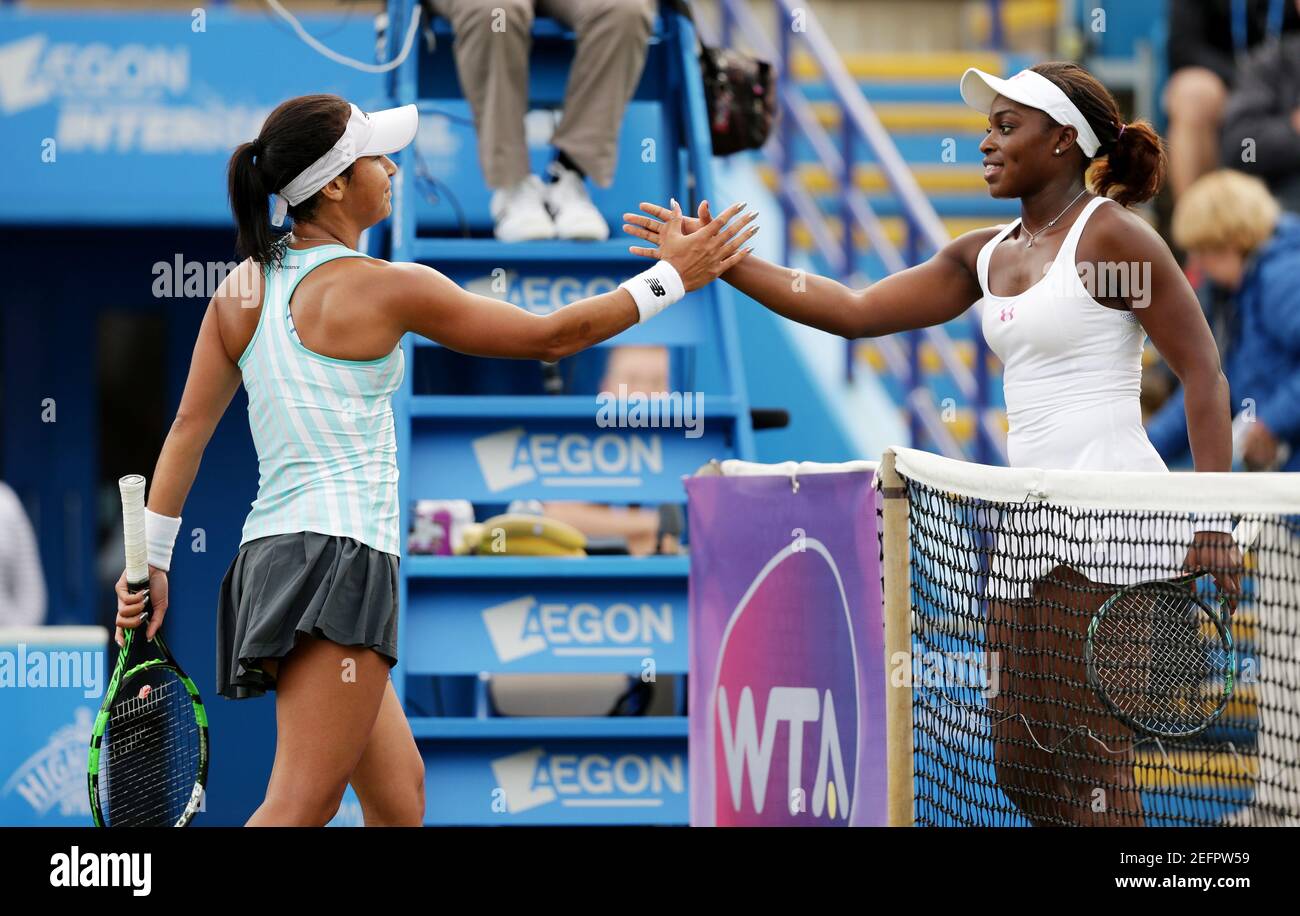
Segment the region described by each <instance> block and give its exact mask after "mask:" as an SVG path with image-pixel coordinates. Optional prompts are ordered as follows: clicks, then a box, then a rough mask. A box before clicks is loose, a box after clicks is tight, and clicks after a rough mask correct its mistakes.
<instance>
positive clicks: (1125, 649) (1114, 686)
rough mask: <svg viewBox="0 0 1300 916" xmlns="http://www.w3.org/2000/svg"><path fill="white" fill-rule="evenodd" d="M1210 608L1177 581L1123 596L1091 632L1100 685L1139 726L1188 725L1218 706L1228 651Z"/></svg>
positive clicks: (1174, 729)
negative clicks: (1211, 615) (1179, 585)
mask: <svg viewBox="0 0 1300 916" xmlns="http://www.w3.org/2000/svg"><path fill="white" fill-rule="evenodd" d="M1210 613H1211V612H1210V611H1209V610H1208V608H1206V607H1205V606H1203V605H1202V604H1201V603H1200V602H1199V601H1198V600H1197V599H1196V598H1194V597H1193V596H1192V595H1191V594H1190V593H1189V592H1187V591H1185V590H1183V589H1180V588H1179V587H1178V586H1174V585H1167V584H1164V585H1160V586H1151V587H1146V588H1139V589H1135V590H1133V591H1131V592H1128V593H1126V594H1124V595H1121V596H1120V597H1119V598H1118V599H1117V600H1116V601H1115V602H1114V603H1113V604H1112V606H1111V607H1110V608H1109V609H1107V611H1106V613H1105V615H1104V616H1103V617H1102V618H1101V620H1100V621H1099V623H1098V627H1097V630H1096V632H1095V633H1094V635H1093V651H1094V659H1093V664H1094V667H1095V670H1096V672H1097V677H1098V679H1099V681H1100V686H1101V688H1102V690H1103V691H1104V692H1105V694H1106V696H1107V698H1108V699H1109V700H1110V701H1111V702H1112V703H1114V704H1115V706H1116V707H1117V708H1118V709H1119V711H1120V712H1122V713H1124V714H1125V715H1127V716H1129V717H1130V718H1132V719H1133V720H1134V721H1135V722H1137V723H1138V724H1139V725H1140V726H1142V727H1144V728H1149V729H1152V730H1154V731H1158V732H1163V733H1170V734H1176V733H1179V732H1185V731H1191V730H1194V729H1196V728H1198V727H1199V726H1201V725H1202V724H1203V723H1205V722H1206V721H1207V720H1208V719H1209V718H1210V717H1212V716H1213V715H1214V714H1215V712H1216V711H1217V710H1218V708H1219V706H1220V705H1222V703H1223V702H1224V699H1225V695H1226V686H1227V680H1228V678H1230V677H1231V665H1232V658H1231V653H1230V651H1228V650H1227V649H1226V647H1225V646H1224V645H1223V640H1222V638H1221V637H1220V634H1219V631H1218V629H1217V627H1215V625H1214V623H1213V620H1212V619H1211V617H1210Z"/></svg>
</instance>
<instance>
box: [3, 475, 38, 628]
mask: <svg viewBox="0 0 1300 916" xmlns="http://www.w3.org/2000/svg"><path fill="white" fill-rule="evenodd" d="M44 622H45V576H44V574H43V573H42V572H41V556H40V552H39V551H38V550H37V549H36V534H35V532H33V531H32V526H31V523H30V522H29V521H28V520H27V513H26V511H24V510H23V504H22V502H21V501H20V500H19V499H18V494H17V493H15V492H14V491H13V490H12V489H10V487H9V485H8V484H6V483H4V481H0V627H34V626H40V625H41V624H43V623H44Z"/></svg>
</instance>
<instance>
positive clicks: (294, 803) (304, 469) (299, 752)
mask: <svg viewBox="0 0 1300 916" xmlns="http://www.w3.org/2000/svg"><path fill="white" fill-rule="evenodd" d="M416 121H417V116H416V109H415V106H414V105H408V106H405V107H403V108H395V109H389V110H386V111H379V112H373V113H371V114H366V113H364V112H362V111H361V110H360V109H358V108H357V107H356V106H355V105H351V104H349V103H348V102H347V101H346V100H344V99H342V98H339V97H338V96H332V95H310V96H302V97H299V98H295V99H291V100H289V101H287V102H284V103H283V104H281V105H280V106H279V107H278V108H276V109H275V110H274V111H273V112H271V114H270V115H269V116H268V117H267V119H266V121H265V123H264V124H263V125H262V129H261V132H260V133H259V135H258V137H257V139H255V140H253V141H252V142H249V143H245V144H243V145H241V146H240V147H239V148H238V149H236V150H235V152H234V155H233V156H232V157H231V160H230V166H229V174H228V183H229V194H230V202H231V208H232V210H233V212H234V218H235V221H236V223H237V224H238V239H237V247H238V250H239V253H240V255H241V256H243V257H245V258H246V260H244V261H243V263H242V264H240V265H239V267H238V269H237V270H236V271H234V272H232V273H231V274H230V276H229V277H227V279H226V281H225V282H224V283H223V284H222V287H221V289H219V290H218V291H217V294H216V295H215V296H214V297H213V298H212V301H211V302H210V303H209V305H208V309H207V314H206V315H205V316H204V319H203V323H202V326H201V328H200V331H199V337H198V341H197V343H196V344H195V348H194V355H193V358H192V361H191V364H190V374H189V379H188V381H187V382H186V386H185V391H184V394H183V396H182V398H181V404H180V409H179V410H178V412H177V415H176V419H175V421H174V423H173V424H172V427H171V430H170V432H169V433H168V436H167V440H166V442H165V444H164V445H163V449H162V453H161V455H160V456H159V458H158V464H157V467H156V468H155V470H154V474H153V478H152V479H153V485H152V488H151V491H150V493H149V508H148V515H147V532H146V533H147V537H148V541H149V564H150V567H151V568H150V587H149V593H150V594H151V595H152V599H153V607H154V610H155V613H154V615H153V617H152V618H151V620H150V621H149V626H148V635H149V636H152V635H153V634H154V633H155V632H157V630H158V628H159V626H160V625H161V624H162V621H163V617H164V614H165V612H166V607H167V589H168V582H167V570H168V569H169V567H170V562H171V551H172V547H173V544H174V543H175V539H176V535H177V532H178V531H179V528H180V521H181V520H180V515H181V508H182V505H183V503H184V501H185V497H186V495H187V494H188V492H189V490H190V487H191V486H192V484H193V482H194V478H195V475H196V474H197V472H198V468H199V461H200V458H201V457H202V454H203V450H204V448H205V447H206V445H207V443H208V440H209V438H210V437H211V435H212V432H213V429H214V428H215V427H216V425H217V422H218V421H219V420H220V418H221V416H222V414H223V413H224V412H225V410H226V407H227V406H228V405H229V403H230V400H231V398H232V397H233V396H234V394H235V390H236V389H237V388H238V387H239V385H240V383H241V382H242V383H243V385H244V387H245V388H246V389H247V392H248V420H249V425H250V427H251V429H252V434H253V442H254V444H255V445H256V447H257V456H258V464H259V468H260V481H259V485H258V492H257V499H256V501H255V502H254V503H253V506H252V511H251V512H249V515H248V519H247V522H246V523H245V525H244V532H243V539H242V542H241V544H240V548H239V552H238V554H237V555H236V557H235V559H234V562H233V563H232V564H231V566H230V569H229V571H228V572H227V573H226V576H225V579H224V581H223V582H222V584H221V590H220V597H219V601H218V610H217V615H218V616H217V688H218V692H219V693H221V694H222V695H223V696H225V697H228V698H232V699H238V698H243V697H249V696H258V695H262V694H264V693H265V692H266V691H267V690H274V691H275V692H276V722H277V729H278V732H277V743H276V754H275V763H274V767H273V769H272V773H271V779H270V784H269V785H268V787H267V792H266V797H265V800H264V801H263V802H262V804H261V806H260V807H259V808H258V809H257V810H256V811H255V812H254V813H253V815H252V817H251V818H250V819H249V821H248V823H249V824H250V825H321V824H325V823H326V822H327V821H329V820H330V819H331V818H332V817H333V816H334V814H335V813H336V812H337V810H338V806H339V802H340V800H341V798H342V796H343V791H344V789H345V788H346V786H347V785H348V784H349V783H351V785H352V787H353V788H354V789H355V790H356V793H357V796H358V798H359V799H360V801H361V807H362V811H363V813H364V815H365V821H366V824H367V825H386V824H403V825H418V824H420V823H421V822H422V821H423V817H424V766H423V761H422V759H421V757H420V754H419V752H418V750H417V749H416V745H415V741H414V739H413V737H412V735H411V729H410V727H409V725H408V724H407V722H406V718H405V716H404V715H403V713H402V709H401V705H400V704H399V702H398V699H397V696H396V694H395V692H394V689H393V685H392V683H391V681H390V679H389V668H390V667H391V666H392V665H394V664H395V663H396V660H397V650H398V647H397V564H398V557H399V555H400V550H401V547H400V543H401V532H400V531H399V530H398V519H399V512H400V507H399V506H398V497H397V478H398V467H397V446H396V440H395V436H394V424H393V412H392V407H391V397H392V394H393V392H394V391H395V390H396V389H397V386H398V385H399V383H400V381H401V378H402V373H403V354H402V350H401V348H400V346H399V342H400V340H401V338H402V335H404V334H406V333H407V332H414V333H417V334H421V335H423V336H425V337H428V338H430V339H432V340H436V341H438V342H439V343H441V344H443V345H445V346H447V347H449V348H451V349H453V350H457V351H460V352H462V353H468V354H471V355H477V356H489V357H505V358H519V359H534V360H546V361H554V360H556V359H559V358H561V357H564V356H567V355H570V354H572V353H575V352H577V351H579V350H582V349H584V348H586V347H589V346H592V345H593V344H596V343H599V342H600V341H603V340H606V339H608V338H610V337H613V336H614V335H615V334H618V333H619V332H621V331H623V330H626V329H627V328H629V327H631V326H632V325H634V324H636V323H637V322H638V321H645V320H648V319H649V318H650V317H652V316H653V315H654V314H655V313H657V312H658V311H660V310H662V309H663V308H664V307H666V306H667V305H670V304H672V303H673V302H675V301H676V300H678V299H680V298H681V297H682V296H683V295H684V294H685V293H687V292H689V291H691V290H694V289H698V288H699V287H700V286H702V285H704V284H705V283H707V282H709V281H710V280H712V279H714V278H716V277H717V276H718V275H719V274H720V273H721V272H722V271H724V270H727V269H729V268H731V267H734V266H736V265H738V264H739V263H740V262H741V261H742V260H743V259H744V258H745V257H746V255H747V254H748V249H745V248H744V247H743V245H744V243H745V241H746V240H747V239H749V238H750V237H751V236H752V235H753V232H754V231H755V228H749V229H746V224H747V223H748V222H749V221H750V219H752V215H750V216H742V217H740V218H739V219H735V220H734V221H733V217H736V216H737V214H738V213H739V212H740V210H741V209H743V205H737V206H734V207H732V208H730V209H729V210H728V211H727V212H725V213H723V214H722V215H721V216H719V218H718V219H716V220H713V221H712V222H711V223H710V225H709V226H708V227H707V229H706V230H705V233H704V238H706V241H704V243H703V244H697V243H696V241H695V238H694V237H692V239H691V242H690V243H689V244H687V243H686V240H685V238H684V236H683V234H682V232H681V228H680V227H681V216H680V211H676V215H675V216H674V217H673V219H672V221H671V225H672V226H673V227H674V228H672V229H670V230H669V233H670V235H669V238H668V239H667V240H666V242H665V257H664V259H663V260H661V261H660V262H659V263H658V264H656V265H655V266H654V267H653V268H651V269H650V270H648V271H646V272H644V273H642V274H640V275H638V276H636V277H634V278H632V279H631V280H628V281H627V282H626V283H624V284H623V285H622V286H621V287H619V288H618V289H616V290H614V291H612V292H609V293H605V294H603V295H600V296H593V297H590V298H587V299H583V300H580V301H578V302H574V303H573V304H571V305H569V306H566V307H565V308H562V309H559V310H557V311H555V312H553V313H552V314H549V315H547V316H544V317H543V316H538V315H534V314H531V313H529V312H527V311H524V310H523V309H520V308H516V307H515V306H513V305H511V304H509V303H506V302H501V301H498V300H495V299H490V298H486V297H483V296H478V295H474V294H472V293H469V292H466V291H465V290H463V289H461V288H460V287H458V286H457V285H456V284H454V283H452V282H451V281H450V280H448V279H447V278H446V277H445V276H443V275H442V274H440V273H438V272H437V271H436V270H434V269H432V268H431V267H427V266H425V265H422V264H391V263H388V262H386V261H383V260H379V259H376V258H371V257H368V256H367V255H364V254H362V253H361V252H359V251H358V250H357V245H358V240H359V238H360V236H361V233H362V232H363V231H364V230H365V229H366V228H367V227H369V226H373V225H375V224H376V223H378V222H380V221H381V220H383V219H384V218H385V217H387V216H388V215H389V213H390V212H391V210H392V205H391V197H392V192H391V182H392V178H393V176H394V175H395V174H396V172H397V167H396V166H395V165H394V163H393V161H392V160H391V159H389V158H388V154H390V153H394V152H396V151H397V150H399V149H401V148H402V147H404V146H406V145H407V144H408V143H410V142H411V140H412V139H413V138H414V136H415V133H416V126H417V124H416ZM268 195H271V200H272V201H273V206H272V213H271V217H270V220H269V221H268V214H267V201H268ZM286 216H288V217H292V219H293V231H292V233H290V234H288V235H280V236H279V237H277V234H276V233H274V232H273V230H272V225H280V224H283V223H284V220H285V217H286ZM117 592H118V618H117V622H118V627H119V628H121V627H135V626H139V623H140V619H139V618H140V613H141V610H142V609H143V598H142V597H141V595H130V594H128V593H127V591H126V580H125V574H124V575H123V578H122V580H121V581H120V582H119V583H118V589H117ZM141 594H143V593H141ZM120 635H121V634H120V629H119V638H120Z"/></svg>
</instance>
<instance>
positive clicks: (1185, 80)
mask: <svg viewBox="0 0 1300 916" xmlns="http://www.w3.org/2000/svg"><path fill="white" fill-rule="evenodd" d="M1296 29H1300V13H1298V12H1297V10H1296V8H1295V7H1294V5H1293V0H1170V10H1169V45H1168V47H1169V82H1168V84H1167V85H1166V87H1165V97H1164V103H1165V112H1166V113H1167V114H1168V116H1169V130H1168V134H1167V139H1168V141H1169V187H1170V190H1171V191H1172V192H1173V195H1174V200H1175V201H1177V199H1178V198H1179V197H1181V196H1182V194H1183V192H1184V191H1186V190H1187V189H1188V187H1190V186H1191V184H1192V182H1194V181H1195V180H1196V179H1197V178H1199V177H1200V176H1202V175H1204V174H1205V173H1206V172H1209V171H1212V170H1213V169H1215V168H1218V164H1219V131H1220V128H1221V127H1222V124H1223V117H1224V109H1225V107H1226V105H1227V103H1228V95H1229V93H1230V92H1231V91H1232V89H1233V88H1234V87H1235V85H1236V81H1237V66H1238V64H1239V63H1240V59H1241V58H1243V57H1244V55H1245V54H1246V53H1247V52H1248V51H1249V50H1250V49H1252V48H1254V47H1256V46H1257V45H1260V44H1265V43H1267V42H1269V41H1270V40H1272V39H1276V38H1278V37H1279V35H1280V34H1281V33H1284V32H1292V31H1295V30H1296ZM1236 158H1239V156H1238V155H1237V154H1234V157H1233V159H1234V160H1235V159H1236ZM1228 164H1232V162H1231V161H1230V162H1229V163H1228Z"/></svg>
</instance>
